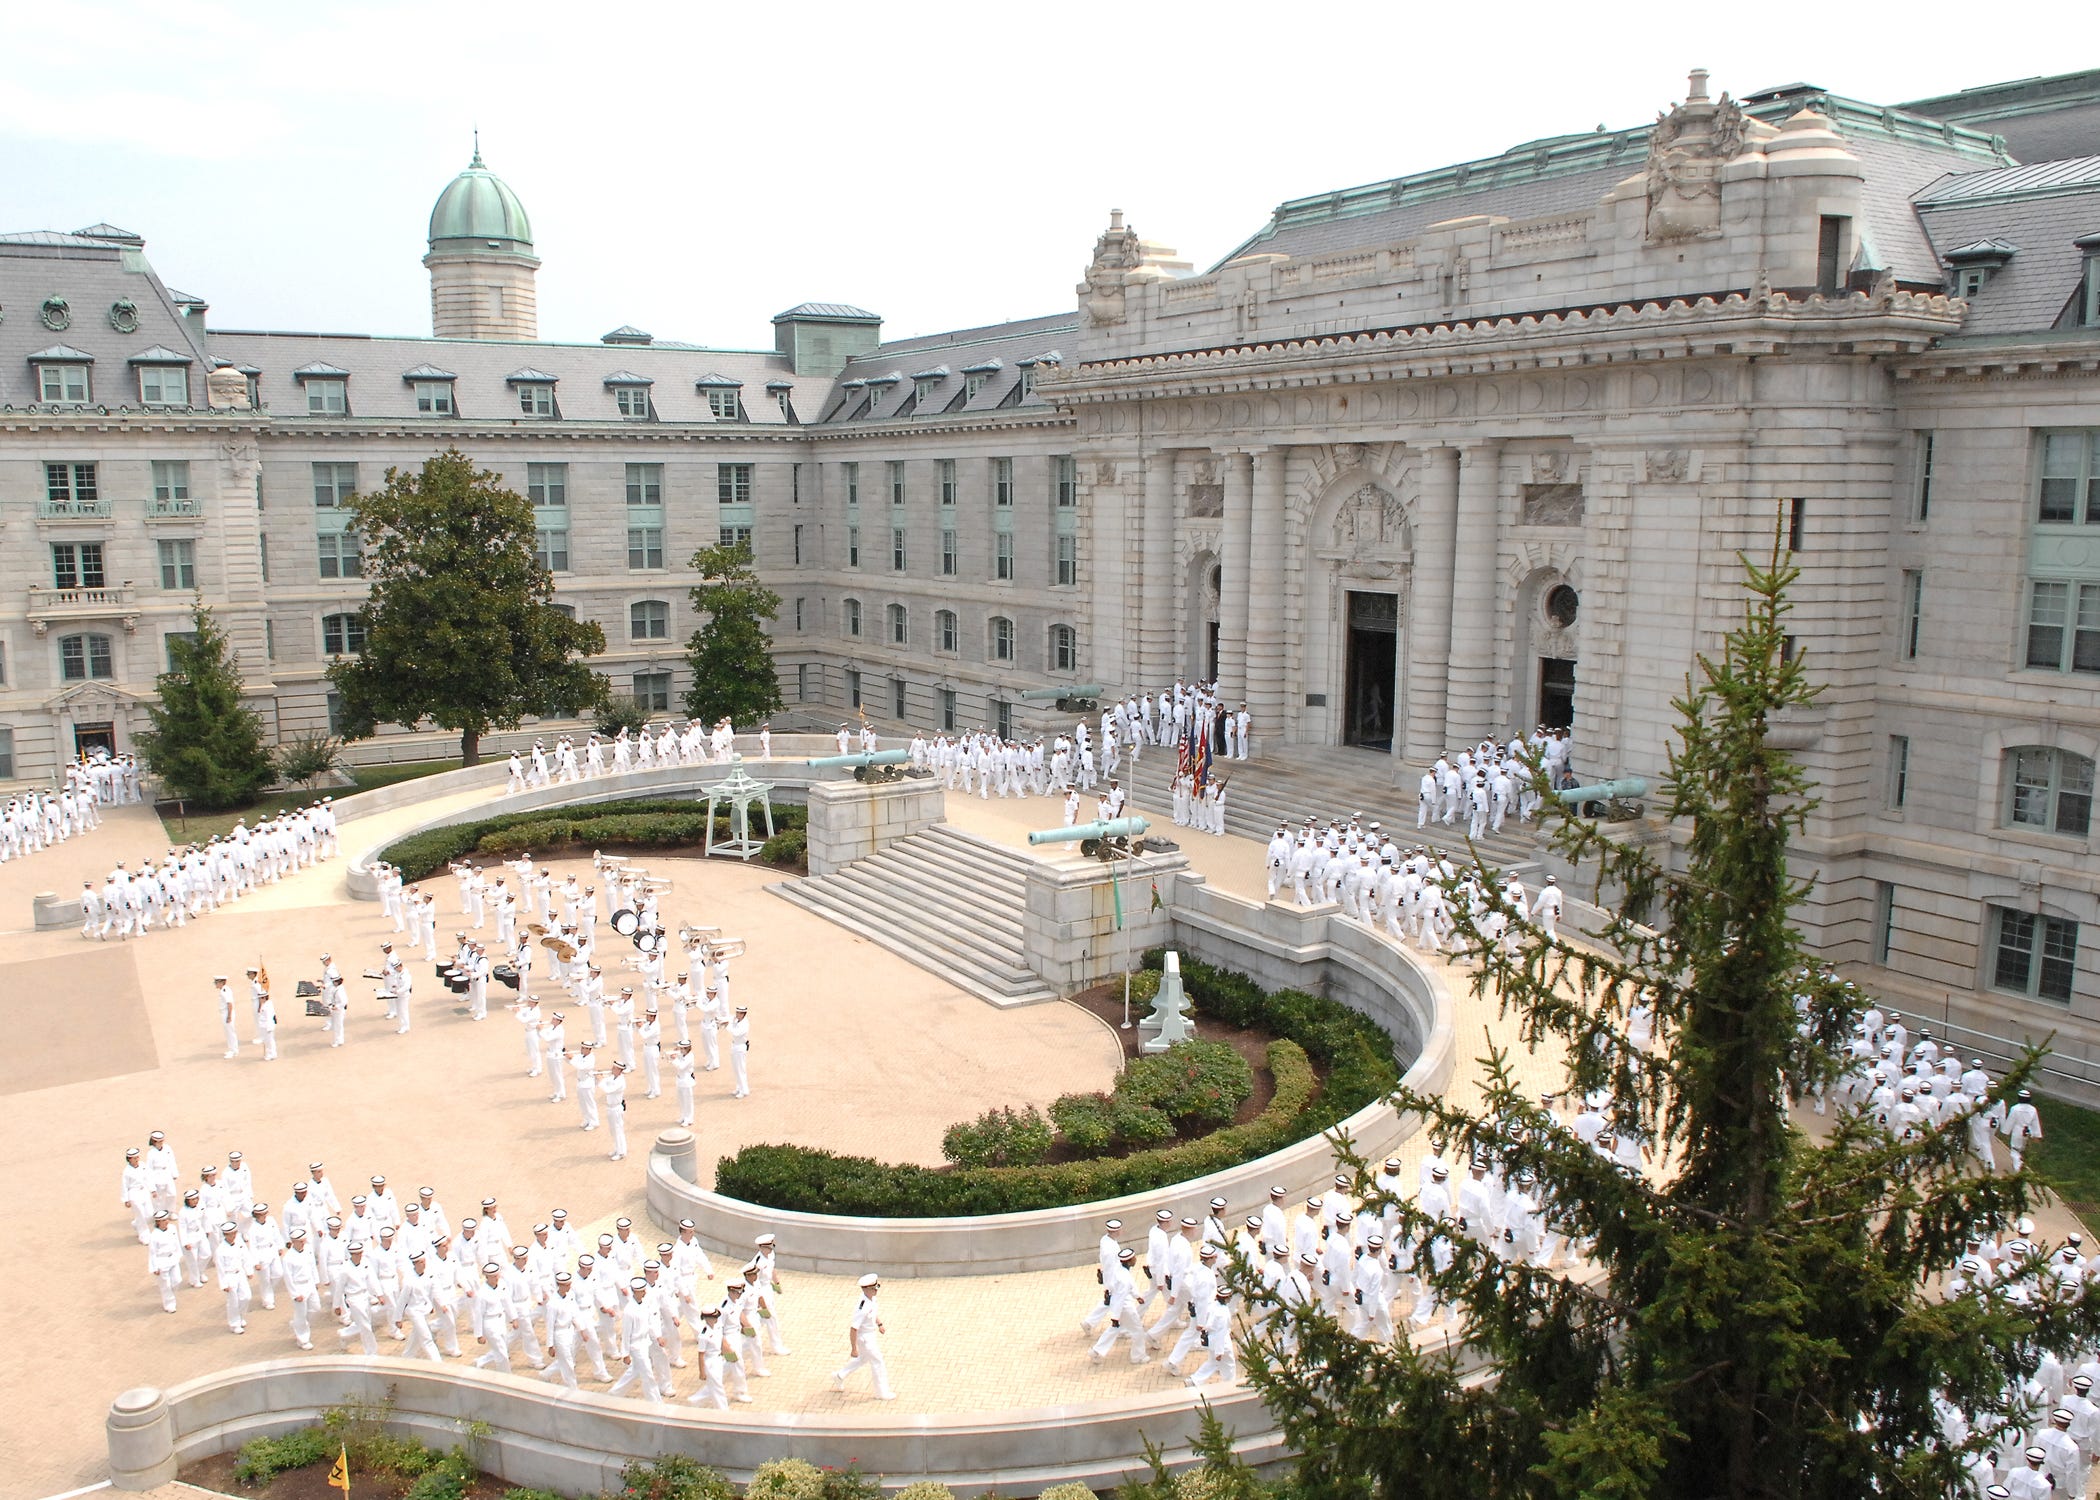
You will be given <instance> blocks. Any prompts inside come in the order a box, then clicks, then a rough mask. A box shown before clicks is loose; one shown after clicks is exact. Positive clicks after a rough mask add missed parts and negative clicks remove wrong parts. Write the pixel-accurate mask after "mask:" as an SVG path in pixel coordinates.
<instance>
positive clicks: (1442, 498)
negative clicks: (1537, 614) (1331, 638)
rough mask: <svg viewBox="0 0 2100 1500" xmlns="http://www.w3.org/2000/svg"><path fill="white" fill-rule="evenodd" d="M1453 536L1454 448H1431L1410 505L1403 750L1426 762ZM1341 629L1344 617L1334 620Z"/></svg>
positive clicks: (1438, 697)
mask: <svg viewBox="0 0 2100 1500" xmlns="http://www.w3.org/2000/svg"><path fill="white" fill-rule="evenodd" d="M1457 535H1458V450H1457V449H1456V448H1431V449H1430V450H1429V452H1428V453H1427V454H1426V455H1425V456H1424V459H1423V464H1422V492H1421V498H1420V500H1419V502H1418V503H1417V504H1416V506H1415V524H1414V578H1413V580H1412V584H1411V586H1410V588H1409V589H1408V600H1407V705H1406V717H1405V719H1404V720H1403V722H1404V723H1405V724H1406V725H1407V735H1406V747H1407V750H1406V753H1407V758H1408V759H1409V760H1411V761H1415V762H1418V763H1420V764H1422V765H1425V766H1426V765H1428V764H1429V763H1430V762H1432V761H1434V760H1435V759H1436V758H1437V756H1438V754H1439V753H1440V752H1442V750H1443V749H1444V702H1445V699H1444V688H1445V682H1446V676H1447V674H1448V672H1449V670H1450V656H1449V652H1450V647H1451V566H1452V559H1451V546H1452V543H1453V542H1454V541H1455V540H1456V539H1457ZM1337 623H1338V624H1339V625H1341V626H1342V628H1346V622H1337Z"/></svg>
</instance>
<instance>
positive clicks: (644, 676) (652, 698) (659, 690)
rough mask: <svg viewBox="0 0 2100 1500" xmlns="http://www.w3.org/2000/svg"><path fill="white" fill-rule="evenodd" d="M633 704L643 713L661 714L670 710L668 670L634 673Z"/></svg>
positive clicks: (669, 678)
mask: <svg viewBox="0 0 2100 1500" xmlns="http://www.w3.org/2000/svg"><path fill="white" fill-rule="evenodd" d="M633 691H634V701H635V706H636V707H637V708H639V709H641V711H642V712H643V713H645V714H663V713H669V712H670V711H671V674H670V673H669V672H637V673H635V674H634V687H633Z"/></svg>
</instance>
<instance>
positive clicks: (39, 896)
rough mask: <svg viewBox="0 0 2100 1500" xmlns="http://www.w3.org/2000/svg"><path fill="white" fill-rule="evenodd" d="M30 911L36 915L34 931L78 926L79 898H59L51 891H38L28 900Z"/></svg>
mask: <svg viewBox="0 0 2100 1500" xmlns="http://www.w3.org/2000/svg"><path fill="white" fill-rule="evenodd" d="M29 905H30V909H31V910H32V911H34V912H35V914H36V930H37V931H38V932H43V931H46V930H48V929H51V928H58V927H78V926H79V925H80V898H79V897H78V896H60V895H57V894H56V893H54V892H51V891H38V892H37V893H36V894H35V895H34V896H32V897H30V898H29Z"/></svg>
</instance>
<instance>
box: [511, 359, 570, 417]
mask: <svg viewBox="0 0 2100 1500" xmlns="http://www.w3.org/2000/svg"><path fill="white" fill-rule="evenodd" d="M504 379H505V380H506V381H508V382H509V383H510V385H511V386H512V388H513V389H515V390H516V391H517V393H518V411H519V412H520V413H521V414H522V415H524V416H528V417H558V416H560V415H561V411H560V409H559V408H558V407H556V405H555V404H554V386H555V377H554V376H552V375H550V374H548V373H547V372H546V371H545V370H536V369H533V368H531V367H530V366H528V367H526V368H525V369H522V370H513V371H511V373H510V374H508V375H506V376H505V377H504Z"/></svg>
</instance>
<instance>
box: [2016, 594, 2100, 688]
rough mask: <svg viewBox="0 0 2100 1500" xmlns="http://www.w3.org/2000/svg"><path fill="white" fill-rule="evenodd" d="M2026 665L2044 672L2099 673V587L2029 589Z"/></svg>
mask: <svg viewBox="0 0 2100 1500" xmlns="http://www.w3.org/2000/svg"><path fill="white" fill-rule="evenodd" d="M2067 658H2068V660H2067ZM2026 665H2027V666H2029V667H2034V668H2038V669H2040V670H2042V671H2045V672H2063V671H2072V672H2100V583H2069V582H2060V581H2045V580H2037V581H2036V582H2034V583H2033V584H2031V585H2029V594H2028V599H2027V655H2026Z"/></svg>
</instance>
